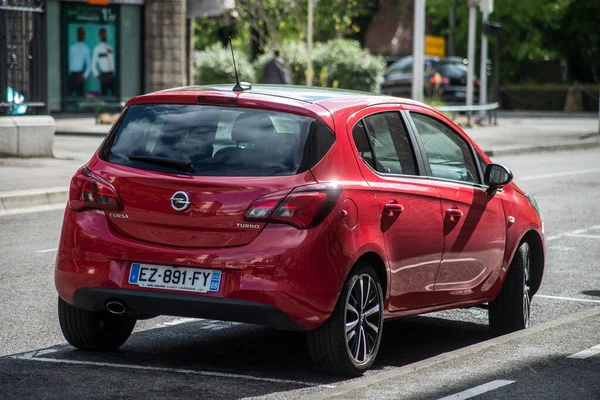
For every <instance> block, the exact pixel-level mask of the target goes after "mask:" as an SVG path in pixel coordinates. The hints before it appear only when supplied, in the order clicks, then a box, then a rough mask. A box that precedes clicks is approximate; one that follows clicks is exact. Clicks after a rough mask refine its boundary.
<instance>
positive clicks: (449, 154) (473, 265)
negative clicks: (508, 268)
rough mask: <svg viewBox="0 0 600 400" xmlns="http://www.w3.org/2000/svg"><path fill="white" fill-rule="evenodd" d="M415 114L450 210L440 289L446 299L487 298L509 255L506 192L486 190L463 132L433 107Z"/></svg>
mask: <svg viewBox="0 0 600 400" xmlns="http://www.w3.org/2000/svg"><path fill="white" fill-rule="evenodd" d="M410 116H411V119H412V122H413V125H412V126H413V127H414V128H415V129H416V131H417V132H418V136H419V138H420V140H421V143H422V148H423V155H424V158H425V162H426V166H428V167H429V170H430V174H431V177H432V182H433V183H434V184H435V186H436V187H437V189H438V191H439V193H440V197H441V202H442V210H443V212H444V228H443V236H444V250H443V254H442V261H441V263H440V268H439V271H438V273H437V277H436V280H435V291H436V292H438V293H440V295H441V298H442V299H443V300H444V302H454V301H462V300H469V299H476V298H484V297H486V296H487V291H488V290H489V289H490V287H491V286H492V285H493V283H494V282H495V281H496V280H497V279H498V277H499V274H500V269H501V266H502V260H503V256H504V249H505V243H506V226H507V225H506V222H505V215H504V209H503V205H502V200H501V198H502V196H503V193H502V192H501V191H500V192H498V193H497V194H496V195H494V196H490V195H489V194H487V193H486V187H485V186H484V185H483V184H482V183H483V182H482V175H483V174H482V171H481V168H480V167H479V165H478V161H477V158H476V157H475V152H474V149H473V147H472V146H471V144H470V143H469V142H468V141H467V140H466V139H465V138H464V137H463V136H462V135H461V134H460V133H458V132H457V131H456V130H454V129H453V128H451V127H450V126H449V124H446V123H445V122H443V121H442V120H441V119H440V118H438V117H437V116H436V114H435V113H433V112H430V111H428V110H420V112H419V110H412V111H410Z"/></svg>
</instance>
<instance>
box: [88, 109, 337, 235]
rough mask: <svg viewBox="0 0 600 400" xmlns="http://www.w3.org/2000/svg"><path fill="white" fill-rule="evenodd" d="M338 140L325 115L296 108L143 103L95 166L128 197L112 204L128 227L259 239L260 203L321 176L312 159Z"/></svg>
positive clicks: (116, 220) (117, 220) (137, 231)
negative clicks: (254, 213) (253, 211)
mask: <svg viewBox="0 0 600 400" xmlns="http://www.w3.org/2000/svg"><path fill="white" fill-rule="evenodd" d="M332 144H333V133H332V132H331V131H330V130H329V129H328V128H327V127H326V126H325V125H324V124H323V123H321V122H319V121H318V120H315V119H312V118H309V117H306V116H299V115H295V114H290V113H283V112H276V111H267V110H260V109H248V108H240V107H228V106H216V105H196V104H195V105H184V104H139V105H132V106H130V107H129V109H128V110H126V114H125V115H124V116H123V117H122V120H121V122H120V125H119V126H118V128H117V129H116V130H115V132H114V133H113V134H112V135H111V136H110V137H109V139H108V140H107V141H106V143H105V144H104V145H103V147H102V148H101V149H100V151H99V153H98V155H99V158H100V160H98V161H97V162H94V163H91V164H90V165H89V168H90V169H91V170H92V171H93V172H95V173H96V174H98V175H100V176H101V177H102V178H103V179H104V180H106V181H107V182H109V183H110V184H111V185H112V186H113V187H114V189H115V191H116V193H117V196H118V198H119V200H120V203H121V204H122V209H121V210H119V212H114V211H112V212H110V211H106V215H107V217H108V219H109V221H110V224H111V225H112V226H113V228H114V229H115V230H117V231H118V232H120V233H121V234H123V235H126V236H129V237H132V238H135V239H138V240H143V241H146V242H151V243H157V244H163V245H168V246H180V247H228V246H241V245H244V244H247V243H249V242H251V241H252V240H253V239H254V238H256V236H257V235H258V234H259V233H260V231H261V229H262V228H263V227H264V225H265V223H264V222H253V221H247V220H246V219H245V215H246V212H247V210H248V208H249V207H250V205H251V204H252V203H253V202H254V201H255V200H257V199H258V198H260V197H263V196H267V195H270V194H275V193H278V194H280V195H281V194H282V193H284V194H287V193H289V192H290V191H292V190H293V189H294V188H295V187H298V186H302V185H306V184H310V183H314V182H315V180H314V177H313V176H312V174H311V172H310V168H311V167H312V166H314V164H316V162H318V161H319V160H320V159H321V158H322V157H323V156H324V154H325V153H326V152H327V151H328V150H329V148H330V147H331V146H332Z"/></svg>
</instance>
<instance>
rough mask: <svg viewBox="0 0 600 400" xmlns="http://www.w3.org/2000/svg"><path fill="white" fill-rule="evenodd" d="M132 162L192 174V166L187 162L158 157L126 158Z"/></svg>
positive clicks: (134, 156)
mask: <svg viewBox="0 0 600 400" xmlns="http://www.w3.org/2000/svg"><path fill="white" fill-rule="evenodd" d="M127 157H128V158H129V159H130V160H132V161H142V162H146V163H149V164H155V165H160V166H163V167H168V168H173V169H177V170H180V171H185V172H194V166H193V165H192V163H191V162H189V161H184V160H178V159H176V158H167V157H158V156H136V155H131V156H127Z"/></svg>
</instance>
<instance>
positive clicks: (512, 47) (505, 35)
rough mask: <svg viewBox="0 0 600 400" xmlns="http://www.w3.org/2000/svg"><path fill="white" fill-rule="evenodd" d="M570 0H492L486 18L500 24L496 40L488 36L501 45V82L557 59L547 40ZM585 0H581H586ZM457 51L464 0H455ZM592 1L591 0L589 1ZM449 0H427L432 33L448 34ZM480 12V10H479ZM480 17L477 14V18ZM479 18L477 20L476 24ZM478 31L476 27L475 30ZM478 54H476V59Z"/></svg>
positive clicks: (464, 30) (463, 43) (462, 39)
mask: <svg viewBox="0 0 600 400" xmlns="http://www.w3.org/2000/svg"><path fill="white" fill-rule="evenodd" d="M572 1H573V0H527V1H523V0H503V1H496V2H495V4H494V12H493V13H492V14H491V15H490V21H494V22H499V23H500V24H502V30H501V32H500V36H499V37H500V41H501V43H500V44H497V43H495V38H493V37H491V38H490V43H491V45H492V46H494V45H501V57H500V58H501V65H500V70H501V71H502V72H501V73H502V77H501V80H502V82H519V81H520V80H521V79H522V78H523V77H524V76H525V75H527V74H526V71H527V69H528V67H529V66H530V65H531V63H532V62H534V61H541V60H546V61H548V60H559V59H560V58H561V53H560V51H559V49H558V47H557V46H556V44H555V43H554V42H553V41H552V40H549V38H551V37H552V34H553V32H556V31H557V30H560V29H561V28H562V23H563V15H564V13H565V10H566V8H567V6H568V5H569V4H570V3H571V2H572ZM586 1H589V0H583V2H586ZM454 3H455V4H456V15H457V26H456V49H457V54H463V55H466V54H467V36H468V23H469V8H468V5H467V0H456V1H454ZM592 3H593V2H592ZM452 4H453V0H427V7H428V15H429V18H430V22H431V27H430V29H429V31H430V32H432V33H437V34H441V35H447V34H448V13H449V10H450V7H451V6H452ZM479 15H480V14H479ZM479 20H480V18H479ZM479 22H480V21H478V24H479ZM478 32H480V30H479V31H478ZM478 59H479V57H477V60H475V62H477V61H478Z"/></svg>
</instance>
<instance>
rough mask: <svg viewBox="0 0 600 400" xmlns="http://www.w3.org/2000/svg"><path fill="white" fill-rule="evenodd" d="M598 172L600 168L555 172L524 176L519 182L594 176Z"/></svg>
mask: <svg viewBox="0 0 600 400" xmlns="http://www.w3.org/2000/svg"><path fill="white" fill-rule="evenodd" d="M597 172H600V168H589V169H580V170H576V171H563V172H553V173H550V174H541V175H531V176H524V177H522V178H519V179H518V180H519V181H533V180H537V179H547V178H559V177H561V176H571V175H584V174H594V173H597Z"/></svg>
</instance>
